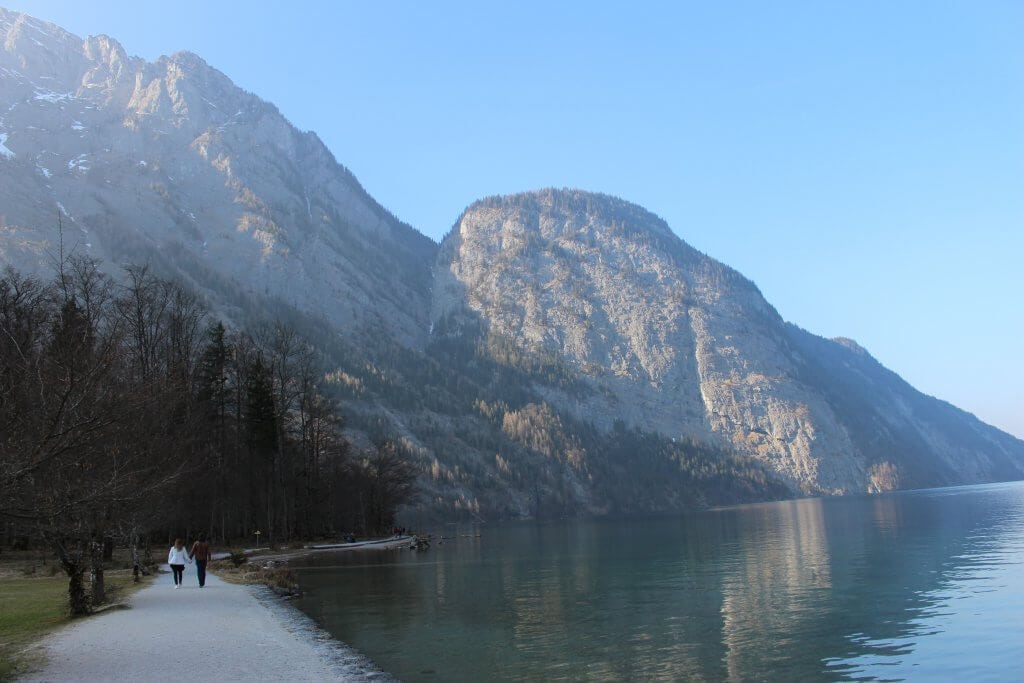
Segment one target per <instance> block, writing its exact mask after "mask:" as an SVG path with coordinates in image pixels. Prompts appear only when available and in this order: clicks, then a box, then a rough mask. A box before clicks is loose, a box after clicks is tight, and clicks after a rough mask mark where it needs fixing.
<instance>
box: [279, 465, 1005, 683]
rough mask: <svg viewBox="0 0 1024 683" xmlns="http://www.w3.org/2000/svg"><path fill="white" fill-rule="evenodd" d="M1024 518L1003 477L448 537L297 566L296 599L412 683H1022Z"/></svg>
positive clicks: (465, 531) (486, 528)
mask: <svg viewBox="0 0 1024 683" xmlns="http://www.w3.org/2000/svg"><path fill="white" fill-rule="evenodd" d="M1022 521H1024V484H1019V483H1014V484H998V485H989V486H975V487H961V488H956V489H942V490H932V491H921V492H909V493H902V494H895V495H886V496H877V497H864V498H842V499H828V500H817V499H814V500H800V501H793V502H784V503H772V504H765V505H754V506H746V507H740V508H731V509H725V510H716V511H709V512H701V513H694V514H689V515H685V516H681V517H677V518H658V519H648V520H629V521H609V520H600V521H582V522H575V521H573V522H564V523H556V524H532V523H523V524H506V525H482V526H479V527H472V528H469V527H467V528H458V529H457V530H456V528H455V527H451V526H448V527H444V529H445V531H444V533H445V535H457V538H453V539H451V540H446V541H445V543H444V544H443V545H435V546H434V547H432V548H431V549H430V550H429V551H427V552H426V553H413V552H409V551H396V552H382V553H375V554H356V553H347V554H325V555H317V556H315V557H311V558H308V559H305V560H302V561H300V562H297V563H296V564H297V567H296V568H297V570H298V573H299V579H300V583H301V584H302V585H303V587H304V589H305V590H306V594H305V595H304V596H303V597H302V598H301V599H300V600H299V601H298V602H297V605H298V606H299V607H300V608H301V609H303V610H304V611H306V612H307V613H308V614H310V615H311V616H312V617H313V618H314V619H316V620H317V621H318V622H319V623H320V624H321V625H322V626H323V627H324V628H325V629H327V630H328V631H330V632H331V633H332V634H334V635H335V636H336V637H337V638H339V639H341V640H343V641H345V642H347V643H349V644H350V645H352V646H354V647H356V648H357V649H359V650H361V651H363V652H365V653H366V654H367V655H369V656H370V657H372V658H373V659H374V660H375V661H376V662H377V663H378V664H379V665H380V666H381V667H382V668H384V669H386V670H388V671H390V672H392V673H394V674H395V675H397V676H399V677H400V678H402V679H403V680H407V681H417V680H431V679H434V680H445V681H451V680H463V681H479V680H523V679H534V680H537V679H543V680H558V679H562V680H580V679H591V680H652V679H656V680H659V679H660V680H688V679H690V680H735V681H750V680H802V681H806V680H854V679H856V680H874V679H885V680H904V679H914V680H929V681H932V680H952V679H958V678H960V679H968V680H978V679H979V678H987V679H989V680H1014V679H1018V678H1019V671H1018V669H1019V665H1018V659H1019V654H1020V652H1021V646H1022V645H1024V621H1021V618H1020V616H1019V615H1021V614H1024V579H1022V578H1021V576H1020V567H1019V565H1020V563H1021V561H1022V558H1024V533H1022V530H1021V523H1022ZM476 534H480V536H479V537H477V536H476Z"/></svg>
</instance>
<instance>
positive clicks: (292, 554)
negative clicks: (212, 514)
mask: <svg viewBox="0 0 1024 683" xmlns="http://www.w3.org/2000/svg"><path fill="white" fill-rule="evenodd" d="M415 538H416V537H415V536H409V535H405V536H393V537H391V538H384V539H378V540H374V541H357V542H355V543H338V544H333V543H332V544H324V545H322V546H320V547H316V546H303V547H301V548H281V549H278V550H271V549H269V548H268V549H266V550H267V552H266V553H263V552H261V551H263V550H264V549H263V548H246V549H245V550H243V551H242V552H244V553H245V554H246V557H247V558H248V561H249V562H267V561H272V562H288V561H289V560H293V559H295V558H297V557H307V556H309V555H319V554H322V553H349V552H366V551H370V550H397V549H399V548H402V547H404V546H406V545H408V544H409V543H410V542H412V541H413V540H414V539H415ZM213 557H214V560H215V561H221V560H224V559H226V558H227V554H226V553H216V554H214V556H213Z"/></svg>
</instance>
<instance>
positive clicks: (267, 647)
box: [19, 565, 392, 683]
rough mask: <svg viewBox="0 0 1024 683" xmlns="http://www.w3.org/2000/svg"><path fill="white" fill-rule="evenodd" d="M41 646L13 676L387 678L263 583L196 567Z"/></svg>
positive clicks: (77, 678) (28, 679) (97, 678)
mask: <svg viewBox="0 0 1024 683" xmlns="http://www.w3.org/2000/svg"><path fill="white" fill-rule="evenodd" d="M165 568H166V567H165ZM39 647H40V648H41V650H42V652H43V654H44V656H45V657H46V660H47V664H46V665H45V668H43V669H42V670H40V671H38V672H37V673H34V674H31V675H29V676H27V677H25V678H22V679H19V680H21V681H25V682H33V683H39V682H42V681H54V682H56V681H61V682H63V681H153V682H157V681H174V682H176V683H180V682H181V681H188V680H193V679H199V680H203V679H205V680H217V681H243V680H244V681H341V680H344V681H366V680H373V681H384V680H392V679H391V677H390V676H388V675H386V674H383V673H381V672H380V671H379V670H377V669H376V668H375V667H374V665H373V663H372V662H370V661H369V660H368V659H366V658H365V657H363V656H362V655H360V654H359V653H357V652H355V651H354V650H352V649H350V648H347V647H346V646H344V645H341V644H340V643H337V642H336V641H333V640H331V639H330V638H329V637H328V636H327V635H326V634H325V633H324V632H323V631H321V630H319V629H318V628H317V627H316V626H315V625H314V624H313V622H312V621H310V620H309V619H308V618H307V617H305V616H304V615H302V614H301V613H299V612H298V610H295V609H293V608H291V607H289V606H287V605H285V604H282V603H281V601H280V599H279V598H277V597H275V596H274V595H273V594H272V593H271V592H270V591H269V590H267V589H266V588H263V587H257V586H240V585H235V584H230V583H225V582H223V581H221V580H220V579H218V578H217V577H216V576H213V575H211V574H207V577H206V587H205V588H199V582H198V581H197V580H196V575H195V567H194V565H189V566H188V567H187V568H186V570H185V581H184V585H182V587H181V588H180V589H175V588H174V585H173V583H172V580H171V575H170V574H161V575H160V576H159V577H158V578H157V579H156V581H155V582H154V583H153V584H152V585H150V586H147V587H146V588H144V589H142V590H140V591H139V592H138V593H136V594H135V595H134V596H133V597H132V599H131V602H130V609H120V610H118V609H115V610H111V611H109V612H105V613H103V614H99V615H96V616H93V617H89V618H87V619H83V620H81V621H77V622H75V623H73V624H72V625H70V626H68V627H67V628H65V629H62V630H60V631H58V632H57V633H55V634H53V635H52V636H50V637H49V638H47V639H46V640H44V641H43V642H42V643H41V644H40V645H39Z"/></svg>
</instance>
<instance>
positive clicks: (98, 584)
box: [89, 541, 107, 605]
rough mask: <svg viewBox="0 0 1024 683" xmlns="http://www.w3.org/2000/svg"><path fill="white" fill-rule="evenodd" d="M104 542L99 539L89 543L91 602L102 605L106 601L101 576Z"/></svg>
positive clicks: (104, 584)
mask: <svg viewBox="0 0 1024 683" xmlns="http://www.w3.org/2000/svg"><path fill="white" fill-rule="evenodd" d="M103 546H104V544H103V543H102V542H100V541H93V542H92V543H91V544H90V548H89V550H90V553H89V564H90V565H91V568H92V574H91V577H90V579H91V581H90V582H91V584H92V586H91V588H92V604H93V605H102V604H103V603H105V602H106V601H107V584H106V581H105V579H104V576H103V555H104V554H105V553H104V547H103Z"/></svg>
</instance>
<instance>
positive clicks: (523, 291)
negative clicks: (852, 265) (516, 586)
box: [0, 9, 1024, 517]
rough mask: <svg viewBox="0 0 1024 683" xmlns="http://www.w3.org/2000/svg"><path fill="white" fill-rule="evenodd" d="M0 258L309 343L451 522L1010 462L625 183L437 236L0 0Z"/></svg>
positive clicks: (358, 416)
mask: <svg viewBox="0 0 1024 683" xmlns="http://www.w3.org/2000/svg"><path fill="white" fill-rule="evenodd" d="M0 44H2V46H3V49H2V50H0V187H2V188H3V190H2V191H0V192H2V194H0V262H2V263H5V264H9V265H13V266H15V267H16V268H18V269H21V270H25V271H37V272H44V273H45V272H46V271H47V270H48V269H51V268H52V264H53V263H54V262H55V260H56V259H58V258H59V256H60V254H61V253H64V254H67V253H68V252H75V253H79V254H84V255H89V256H93V257H96V258H98V259H101V260H102V261H103V263H104V264H105V267H106V269H107V270H108V271H109V272H111V273H112V274H115V275H116V274H118V273H119V272H120V266H122V265H125V264H140V263H148V264H149V265H150V266H151V267H152V268H153V269H154V270H155V271H156V272H158V273H159V274H161V275H164V276H170V277H174V278H177V279H180V280H182V281H183V282H185V283H186V284H187V285H189V286H190V287H191V288H193V289H194V290H196V291H197V292H199V293H200V294H201V295H202V297H203V298H204V299H205V301H206V302H207V303H208V305H209V306H210V308H211V309H212V311H213V312H214V315H215V316H217V317H220V318H223V319H225V320H227V321H228V322H234V323H248V322H251V321H258V320H261V319H266V318H268V317H270V318H279V319H285V320H287V321H288V322H289V324H291V325H293V326H295V327H296V328H297V329H298V330H299V331H300V332H301V333H302V334H303V335H305V336H306V337H307V338H309V339H310V340H311V341H312V342H314V343H315V344H316V345H317V347H318V348H319V350H320V352H321V354H322V357H323V359H324V362H325V364H326V365H327V366H328V367H329V369H330V377H331V378H332V381H334V383H335V384H334V386H335V390H336V392H337V398H338V399H339V400H341V401H342V403H343V406H344V411H345V414H346V419H347V425H348V430H349V434H350V436H351V438H352V439H353V440H354V441H355V442H356V443H357V444H365V443H367V442H369V441H370V440H372V439H374V438H377V437H382V436H388V437H391V438H394V439H396V440H397V441H398V442H399V443H400V445H401V447H402V449H403V451H404V452H405V454H406V456H407V457H409V458H411V459H413V460H414V461H415V462H417V463H418V464H419V466H420V467H421V471H422V476H421V488H422V491H423V494H422V496H421V498H420V504H419V507H420V509H421V510H426V511H429V512H431V513H433V514H439V515H445V516H451V515H453V514H456V515H468V516H491V517H503V516H531V515H549V514H560V515H565V514H613V513H635V512H649V511H668V510H678V509H681V508H684V507H688V506H693V505H709V504H726V503H735V502H743V501H751V500H762V499H769V498H779V497H786V496H793V495H802V494H843V493H855V492H864V491H869V490H884V489H890V488H907V487H916V486H931V485H946V484H957V483H969V482H982V481H993V480H1002V479H1013V478H1021V477H1024V442H1021V441H1019V440H1017V439H1015V438H1013V437H1011V436H1009V435H1007V434H1004V433H1002V432H1000V431H998V430H996V429H994V428H992V427H989V426H987V425H985V424H983V423H981V422H980V421H978V420H977V419H976V418H974V417H973V416H971V415H969V414H967V413H964V412H962V411H960V410H958V409H956V408H955V407H953V406H950V405H948V404H946V403H943V402H941V401H938V400H936V399H933V398H931V397H927V396H924V395H922V394H920V393H919V392H917V391H916V390H914V389H913V388H912V387H910V386H909V385H907V384H906V383H905V382H903V381H902V380H901V379H900V378H899V377H898V376H897V375H895V374H894V373H892V372H890V371H888V370H886V369H885V368H884V367H882V366H881V365H880V364H879V363H877V361H875V360H874V359H873V358H871V356H870V355H869V354H868V353H867V352H866V351H864V350H863V349H861V348H860V347H859V346H857V345H856V344H855V343H853V342H851V341H849V340H826V339H822V338H820V337H816V336H814V335H813V334H811V333H809V332H806V331H804V330H802V329H800V328H798V327H796V326H794V325H792V324H790V323H787V322H786V321H784V320H782V319H781V318H780V316H779V315H778V313H777V312H776V311H775V309H774V308H772V306H771V305H770V304H769V303H768V302H766V301H765V299H764V298H763V297H762V296H761V293H760V292H759V291H758V290H757V288H756V287H755V286H754V285H753V283H751V282H750V281H749V280H747V279H746V278H744V277H743V276H742V275H740V274H739V273H737V272H736V271H734V270H732V269H731V268H729V267H727V266H725V265H723V264H721V263H719V262H717V261H715V260H714V259H712V258H710V257H708V256H706V255H704V254H702V253H700V252H698V251H696V250H695V249H693V248H692V247H690V246H688V245H687V244H686V243H685V242H683V241H682V240H681V239H679V238H678V237H677V236H676V235H675V233H674V232H673V231H672V230H671V229H670V228H669V226H667V225H666V224H665V222H664V221H662V220H661V219H659V218H658V217H656V216H654V215H653V214H651V213H650V212H648V211H646V210H644V209H642V208H641V207H638V206H636V205H633V204H630V203H628V202H625V201H622V200H620V199H616V198H613V197H608V196H604V195H597V194H592V193H586V192H580V191H576V190H543V191H539V192H531V193H524V194H519V195H513V196H507V197H492V198H488V199H484V200H482V201H479V202H477V203H475V204H473V205H472V206H470V207H469V208H467V209H466V210H465V211H464V212H463V214H462V215H461V217H460V218H459V219H458V221H457V222H456V223H455V226H454V228H453V229H452V231H451V232H450V233H449V234H448V235H447V236H446V238H445V239H444V240H443V241H442V243H441V244H440V245H438V244H436V243H434V242H433V241H431V240H430V239H428V238H426V237H425V236H423V235H422V234H420V233H418V232H417V231H416V230H414V229H413V228H411V227H410V226H408V225H406V224H404V223H402V222H401V221H400V220H398V219H397V218H395V217H394V216H392V215H391V214H390V213H389V212H388V211H387V210H386V209H384V208H383V207H381V205H380V204H379V203H378V202H376V201H375V200H374V199H373V198H372V197H370V196H369V195H368V194H367V193H366V191H365V190H364V189H363V188H362V187H361V186H360V185H359V183H358V181H357V180H356V178H355V177H354V176H353V174H352V173H351V172H350V171H348V170H347V169H346V168H344V167H343V166H342V165H340V164H339V163H338V162H337V161H336V160H335V159H334V157H333V156H332V154H331V153H330V151H328V150H327V149H326V148H325V147H324V145H323V144H322V143H321V142H320V140H319V139H318V138H317V137H316V135H314V134H313V133H303V132H300V131H298V130H296V129H295V128H294V127H293V126H292V125H291V124H290V123H289V122H288V121H287V120H286V119H285V118H284V117H283V116H282V115H281V114H280V112H278V111H277V109H276V108H275V107H274V106H273V105H271V104H268V103H266V102H264V101H262V100H260V99H259V98H258V97H256V96H255V95H252V94H250V93H247V92H245V91H243V90H241V89H239V88H237V87H236V86H235V85H234V84H232V83H231V81H230V80H229V79H228V78H227V77H226V76H225V75H224V74H222V73H220V72H219V71H217V70H216V69H214V68H212V67H210V66H209V65H207V64H206V63H205V62H204V61H203V60H202V59H201V58H199V57H198V56H196V55H193V54H190V53H178V54H175V55H172V56H170V57H162V58H160V59H158V60H157V61H155V62H152V63H151V62H146V61H144V60H142V59H139V58H136V57H129V56H128V55H127V54H126V53H125V51H124V49H123V48H122V47H121V46H120V45H119V44H118V43H117V42H116V41H114V40H113V39H111V38H109V37H106V36H97V37H89V38H87V39H85V40H83V39H81V38H78V37H76V36H73V35H71V34H69V33H67V32H66V31H63V30H62V29H60V28H58V27H56V26H54V25H52V24H48V23H45V22H42V21H39V20H37V19H33V18H31V17H29V16H27V15H24V14H19V13H15V12H11V11H7V10H3V9H0Z"/></svg>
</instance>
